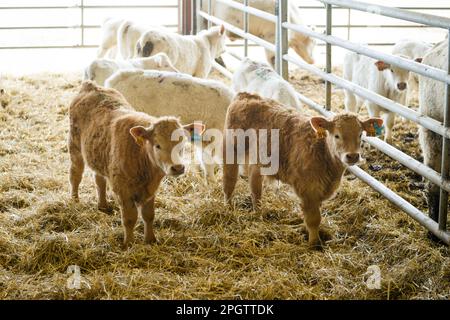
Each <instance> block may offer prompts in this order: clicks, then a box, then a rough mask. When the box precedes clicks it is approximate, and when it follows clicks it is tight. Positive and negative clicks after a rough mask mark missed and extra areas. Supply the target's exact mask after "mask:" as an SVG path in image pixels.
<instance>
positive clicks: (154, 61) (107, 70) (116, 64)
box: [83, 53, 178, 86]
mask: <svg viewBox="0 0 450 320" xmlns="http://www.w3.org/2000/svg"><path fill="white" fill-rule="evenodd" d="M121 69H142V70H161V71H174V72H178V70H177V69H176V68H175V67H174V66H173V65H172V63H171V62H170V59H169V57H168V56H167V55H166V54H165V53H158V54H156V55H154V56H151V57H148V58H136V59H129V60H111V59H96V60H94V61H92V62H91V63H90V64H89V66H88V67H87V68H86V70H85V72H84V78H83V80H92V81H95V82H96V83H97V84H99V85H101V86H104V85H105V81H106V79H108V78H109V77H110V76H111V75H112V74H113V73H114V72H116V71H117V70H121Z"/></svg>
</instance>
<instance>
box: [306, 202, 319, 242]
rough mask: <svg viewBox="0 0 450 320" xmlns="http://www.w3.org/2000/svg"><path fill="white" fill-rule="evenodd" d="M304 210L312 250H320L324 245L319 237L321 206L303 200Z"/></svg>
mask: <svg viewBox="0 0 450 320" xmlns="http://www.w3.org/2000/svg"><path fill="white" fill-rule="evenodd" d="M302 209H303V216H304V218H305V224H306V229H307V230H308V236H309V239H308V243H309V245H310V246H311V247H312V248H316V249H317V248H320V247H321V244H322V243H321V240H320V237H319V225H320V220H321V216H320V204H319V203H315V202H314V201H309V200H307V199H303V204H302Z"/></svg>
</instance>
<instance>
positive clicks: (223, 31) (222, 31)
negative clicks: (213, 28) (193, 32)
mask: <svg viewBox="0 0 450 320" xmlns="http://www.w3.org/2000/svg"><path fill="white" fill-rule="evenodd" d="M219 34H220V35H221V36H223V35H224V34H225V26H224V25H223V24H222V25H221V26H220V30H219Z"/></svg>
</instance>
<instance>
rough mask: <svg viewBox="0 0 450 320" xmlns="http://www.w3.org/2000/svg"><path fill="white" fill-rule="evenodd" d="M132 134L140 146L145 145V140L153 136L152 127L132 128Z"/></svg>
mask: <svg viewBox="0 0 450 320" xmlns="http://www.w3.org/2000/svg"><path fill="white" fill-rule="evenodd" d="M130 134H131V136H132V137H133V138H134V141H136V143H137V144H138V145H139V146H141V147H142V146H143V145H144V143H145V140H149V139H150V136H151V129H146V128H144V127H142V126H136V127H133V128H131V129H130Z"/></svg>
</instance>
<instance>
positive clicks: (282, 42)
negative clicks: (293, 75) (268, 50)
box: [275, 0, 289, 80]
mask: <svg viewBox="0 0 450 320" xmlns="http://www.w3.org/2000/svg"><path fill="white" fill-rule="evenodd" d="M275 12H276V15H277V23H276V41H275V42H276V44H275V45H276V52H275V70H276V71H277V72H278V74H280V75H281V76H282V77H283V78H284V79H286V80H287V79H288V78H289V70H288V62H287V61H286V60H284V59H283V56H284V55H285V54H287V53H288V48H289V47H288V46H289V40H288V30H287V29H286V28H283V23H285V22H287V21H288V2H287V0H278V1H277V2H276V8H275Z"/></svg>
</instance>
